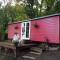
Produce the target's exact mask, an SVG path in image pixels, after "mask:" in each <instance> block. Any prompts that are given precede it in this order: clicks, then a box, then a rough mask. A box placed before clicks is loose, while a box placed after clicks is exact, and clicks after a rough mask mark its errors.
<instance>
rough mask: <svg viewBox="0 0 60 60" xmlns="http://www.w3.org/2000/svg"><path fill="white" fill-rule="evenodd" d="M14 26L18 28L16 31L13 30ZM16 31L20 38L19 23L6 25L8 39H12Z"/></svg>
mask: <svg viewBox="0 0 60 60" xmlns="http://www.w3.org/2000/svg"><path fill="white" fill-rule="evenodd" d="M16 26H17V27H18V29H17V30H16V29H15V27H16ZM16 31H17V32H18V34H19V36H20V37H21V23H16V24H14V23H13V24H9V25H8V38H9V39H12V38H13V35H14V33H15V32H16Z"/></svg>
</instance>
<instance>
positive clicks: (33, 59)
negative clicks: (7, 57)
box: [22, 55, 36, 60]
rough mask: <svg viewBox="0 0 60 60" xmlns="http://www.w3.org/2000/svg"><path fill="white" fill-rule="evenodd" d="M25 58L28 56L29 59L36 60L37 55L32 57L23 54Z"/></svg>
mask: <svg viewBox="0 0 60 60" xmlns="http://www.w3.org/2000/svg"><path fill="white" fill-rule="evenodd" d="M22 57H23V58H27V59H32V60H36V58H35V57H31V56H25V55H24V56H22Z"/></svg>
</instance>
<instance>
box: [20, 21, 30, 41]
mask: <svg viewBox="0 0 60 60" xmlns="http://www.w3.org/2000/svg"><path fill="white" fill-rule="evenodd" d="M24 23H25V34H24V35H25V37H24V38H23V36H22V24H24ZM27 23H29V38H27V37H26V24H27ZM29 39H30V21H28V22H22V23H21V40H29Z"/></svg>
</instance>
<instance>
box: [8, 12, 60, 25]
mask: <svg viewBox="0 0 60 60" xmlns="http://www.w3.org/2000/svg"><path fill="white" fill-rule="evenodd" d="M53 16H60V13H56V14H51V15H46V16H42V17H37V18H33V19H29V20H24V21H17V22H12V23H8V24H16V23H21V22H25V21H32V20H37V19H43V18H48V17H53Z"/></svg>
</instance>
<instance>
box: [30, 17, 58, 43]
mask: <svg viewBox="0 0 60 60" xmlns="http://www.w3.org/2000/svg"><path fill="white" fill-rule="evenodd" d="M34 24H37V25H38V28H35V27H33V25H34ZM30 38H31V40H32V41H40V42H44V41H46V38H47V39H48V40H49V42H50V43H59V16H53V17H48V18H42V19H39V20H33V21H31V26H30Z"/></svg>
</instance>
